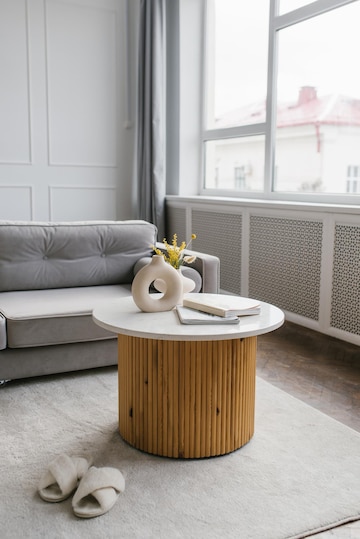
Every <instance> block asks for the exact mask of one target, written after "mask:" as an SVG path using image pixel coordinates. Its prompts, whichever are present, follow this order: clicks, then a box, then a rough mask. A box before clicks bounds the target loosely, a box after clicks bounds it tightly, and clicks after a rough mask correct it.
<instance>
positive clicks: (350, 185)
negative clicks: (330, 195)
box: [346, 165, 360, 193]
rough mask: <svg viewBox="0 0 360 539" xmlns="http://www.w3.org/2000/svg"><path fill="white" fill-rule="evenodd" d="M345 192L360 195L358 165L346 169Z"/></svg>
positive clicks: (359, 170) (359, 168)
mask: <svg viewBox="0 0 360 539" xmlns="http://www.w3.org/2000/svg"><path fill="white" fill-rule="evenodd" d="M346 192H347V193H360V165H358V166H356V165H349V166H348V167H347V179H346Z"/></svg>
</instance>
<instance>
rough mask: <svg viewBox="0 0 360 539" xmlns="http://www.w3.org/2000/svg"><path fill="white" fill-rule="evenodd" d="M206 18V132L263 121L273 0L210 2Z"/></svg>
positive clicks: (221, 0)
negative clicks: (257, 111)
mask: <svg viewBox="0 0 360 539" xmlns="http://www.w3.org/2000/svg"><path fill="white" fill-rule="evenodd" d="M207 15H208V19H207V83H206V94H207V95H206V97H207V122H206V124H207V125H206V127H207V129H213V128H217V127H228V126H233V125H246V124H253V123H259V122H263V121H264V115H262V116H259V115H258V114H257V113H256V114H255V115H254V116H252V110H253V109H252V107H253V103H254V101H258V102H261V103H262V105H263V113H264V112H265V106H264V104H265V98H266V77H267V42H268V15H269V0H252V1H251V2H240V1H239V0H208V2H207ZM250 104H251V106H250ZM257 108H258V107H257Z"/></svg>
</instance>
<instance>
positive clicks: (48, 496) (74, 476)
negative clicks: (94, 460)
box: [38, 455, 91, 502]
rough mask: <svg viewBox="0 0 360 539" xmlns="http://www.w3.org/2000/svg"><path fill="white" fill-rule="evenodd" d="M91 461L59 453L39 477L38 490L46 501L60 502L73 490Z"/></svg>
mask: <svg viewBox="0 0 360 539" xmlns="http://www.w3.org/2000/svg"><path fill="white" fill-rule="evenodd" d="M90 465H91V462H90V461H89V460H88V459H86V458H83V457H69V456H68V455H59V456H58V457H56V458H55V459H54V460H53V461H51V462H50V464H49V467H48V469H47V470H46V472H45V473H44V475H43V476H42V478H41V479H40V483H39V487H38V491H39V495H40V497H41V498H42V499H43V500H45V501H46V502H61V501H63V500H65V499H66V498H68V497H69V496H70V494H72V493H73V492H74V490H75V489H76V487H77V486H78V484H79V480H80V479H81V478H82V477H83V476H84V475H85V473H86V472H87V471H88V469H89V467H90Z"/></svg>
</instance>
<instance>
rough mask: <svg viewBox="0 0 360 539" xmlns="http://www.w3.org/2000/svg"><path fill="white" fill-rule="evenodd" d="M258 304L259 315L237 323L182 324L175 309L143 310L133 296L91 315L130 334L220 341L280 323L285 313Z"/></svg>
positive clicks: (265, 330) (103, 324)
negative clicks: (160, 310)
mask: <svg viewBox="0 0 360 539" xmlns="http://www.w3.org/2000/svg"><path fill="white" fill-rule="evenodd" d="M259 303H260V306H261V312H260V314H256V315H251V316H241V317H240V323H239V324H221V325H185V324H181V322H180V321H179V318H178V315H177V313H176V311H175V309H174V310H172V311H165V312H159V313H145V312H142V311H141V310H140V309H139V308H138V307H137V306H136V305H135V303H134V301H133V299H132V296H129V297H126V298H118V299H115V300H113V301H108V302H107V303H104V304H103V305H99V306H98V307H96V308H95V309H94V311H93V315H92V316H93V320H94V322H95V323H96V324H98V325H99V326H101V327H102V328H104V329H107V330H109V331H111V332H113V333H121V334H122V335H129V336H132V337H143V338H147V339H158V340H165V341H166V340H177V341H219V340H226V339H236V338H244V337H253V336H256V335H262V334H263V333H269V332H270V331H273V330H275V329H277V328H279V327H280V326H282V324H283V323H284V313H283V312H282V311H281V310H280V309H279V308H278V307H275V306H274V305H270V304H269V303H264V302H259Z"/></svg>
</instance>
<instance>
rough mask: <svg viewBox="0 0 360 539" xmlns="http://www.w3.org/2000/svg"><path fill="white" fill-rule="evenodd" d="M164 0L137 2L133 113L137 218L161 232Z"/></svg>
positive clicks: (162, 200) (163, 140)
mask: <svg viewBox="0 0 360 539" xmlns="http://www.w3.org/2000/svg"><path fill="white" fill-rule="evenodd" d="M165 32H166V28H165V0H141V1H140V28H139V58H138V62H139V74H138V84H139V86H138V114H137V174H138V201H139V214H138V217H139V219H145V220H146V221H150V222H151V223H154V224H155V225H156V226H157V227H158V230H159V236H158V237H159V240H160V241H161V240H162V239H163V237H164V231H165V194H166V178H165V155H166V148H165V125H166V114H165V110H166V108H165V107H166V86H165V80H166V78H165V69H166V55H165Z"/></svg>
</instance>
